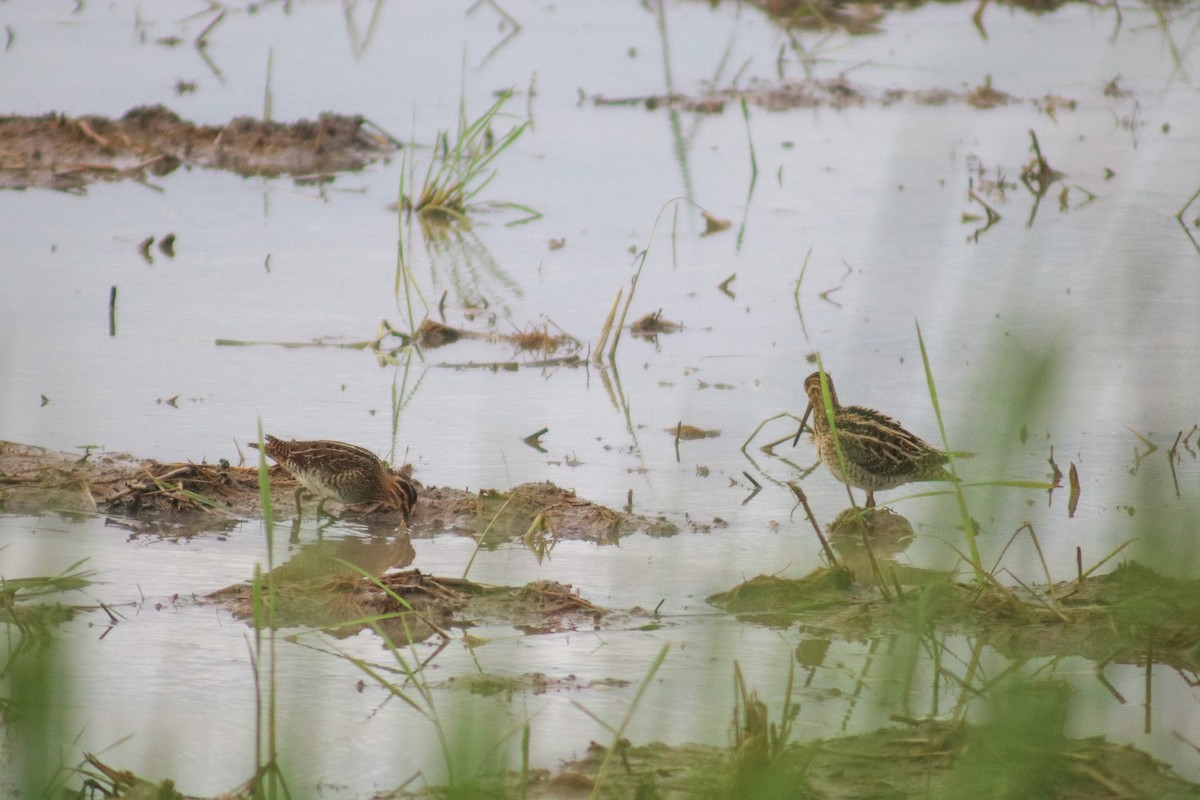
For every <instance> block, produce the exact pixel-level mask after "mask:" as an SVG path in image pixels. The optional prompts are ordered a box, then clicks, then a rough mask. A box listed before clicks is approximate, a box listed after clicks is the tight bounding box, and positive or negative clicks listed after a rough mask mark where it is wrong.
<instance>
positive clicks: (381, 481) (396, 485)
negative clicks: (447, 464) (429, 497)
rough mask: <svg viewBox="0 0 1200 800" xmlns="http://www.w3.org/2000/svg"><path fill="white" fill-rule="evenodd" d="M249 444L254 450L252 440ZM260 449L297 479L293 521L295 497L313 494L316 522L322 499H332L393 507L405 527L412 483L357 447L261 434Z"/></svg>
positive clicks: (414, 497)
mask: <svg viewBox="0 0 1200 800" xmlns="http://www.w3.org/2000/svg"><path fill="white" fill-rule="evenodd" d="M250 446H251V447H253V448H255V449H258V445H257V444H256V443H251V445H250ZM263 452H264V453H266V454H267V455H268V456H270V457H271V458H272V459H274V460H275V462H276V463H278V464H279V465H280V466H282V467H283V468H284V469H286V470H287V471H288V472H290V473H292V477H294V478H295V479H296V480H297V481H299V482H300V488H299V489H297V490H296V519H297V520H298V519H299V518H300V500H301V498H302V497H303V496H304V494H306V493H311V494H314V495H316V496H317V497H318V498H319V502H318V503H317V519H318V520H320V518H321V513H322V512H323V511H324V506H325V501H327V500H334V501H336V502H339V503H346V504H347V505H357V504H360V503H373V504H375V506H376V507H377V508H391V509H395V510H397V511H399V512H400V514H401V516H402V517H403V518H404V523H405V524H406V525H407V524H408V520H409V515H410V514H412V510H413V506H415V505H416V503H417V488H416V486H414V485H413V483H412V481H410V480H408V479H407V478H405V477H403V476H401V475H397V474H396V473H394V472H392V471H391V470H390V469H388V468H387V466H386V465H385V464H384V463H383V462H382V461H380V460H379V457H378V456H376V455H375V454H374V453H372V452H371V451H370V450H367V449H365V448H362V447H358V446H357V445H353V444H346V443H345V442H334V441H329V440H326V439H317V440H312V441H304V442H298V441H295V440H292V441H287V442H285V441H284V440H282V439H277V438H275V437H274V436H267V437H266V444H265V445H264V446H263Z"/></svg>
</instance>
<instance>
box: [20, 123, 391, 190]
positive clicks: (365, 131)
mask: <svg viewBox="0 0 1200 800" xmlns="http://www.w3.org/2000/svg"><path fill="white" fill-rule="evenodd" d="M396 148H397V145H396V143H395V142H394V140H393V139H392V138H391V137H390V136H388V135H387V134H385V133H383V132H382V131H379V130H377V129H375V128H374V127H372V126H371V124H370V123H369V122H367V121H366V120H364V119H363V118H362V117H351V116H344V115H340V114H322V115H321V116H320V118H319V119H317V120H316V121H310V120H301V121H298V122H292V123H281V122H269V121H263V120H257V119H251V118H249V117H238V118H236V119H233V120H230V121H229V122H227V123H226V124H224V125H197V124H195V123H193V122H188V121H187V120H184V119H180V118H179V117H178V116H177V115H176V114H175V113H174V112H172V111H170V110H169V109H167V108H164V107H163V106H158V105H155V106H139V107H137V108H133V109H130V110H129V111H128V112H126V113H125V115H124V116H122V117H119V118H116V119H111V118H108V117H100V116H81V117H68V116H65V115H61V114H47V115H45V116H39V117H22V116H9V117H0V164H3V165H4V168H3V169H0V189H29V188H42V189H57V190H60V191H66V192H75V193H82V192H84V191H85V190H86V188H87V185H88V184H90V183H93V182H95V181H121V180H138V181H146V180H149V179H151V178H153V177H157V176H162V175H168V174H170V173H172V172H174V171H175V170H177V169H179V168H180V167H184V168H192V167H203V168H206V169H219V170H226V171H229V172H234V173H236V174H238V175H242V176H246V177H250V176H263V177H277V176H280V175H292V176H322V175H330V174H332V173H336V172H345V171H353V170H359V169H362V168H363V167H365V166H366V165H367V164H369V163H371V162H372V161H375V160H377V159H379V158H383V157H385V156H387V155H388V154H389V153H391V152H393V151H395V150H396Z"/></svg>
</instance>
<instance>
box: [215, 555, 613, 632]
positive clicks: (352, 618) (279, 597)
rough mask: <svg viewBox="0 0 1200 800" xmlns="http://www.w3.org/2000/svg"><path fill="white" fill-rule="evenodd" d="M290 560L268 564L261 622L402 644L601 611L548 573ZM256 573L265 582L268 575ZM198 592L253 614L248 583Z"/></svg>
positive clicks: (567, 623) (248, 616)
mask: <svg viewBox="0 0 1200 800" xmlns="http://www.w3.org/2000/svg"><path fill="white" fill-rule="evenodd" d="M330 565H331V566H333V565H332V563H331V564H330ZM290 566H291V562H289V563H288V564H285V565H283V566H282V567H280V568H279V569H277V570H275V572H274V574H273V577H274V580H273V581H271V583H272V587H271V597H272V598H273V601H267V600H265V599H263V601H262V602H264V603H267V602H273V606H272V607H271V608H270V609H269V612H270V613H269V614H268V615H267V616H266V619H267V621H268V623H269V624H273V625H274V626H275V627H279V628H288V627H300V626H303V627H306V628H316V629H320V630H323V631H325V632H326V633H329V634H331V635H333V636H336V637H337V638H345V637H347V636H353V635H354V634H356V633H358V632H359V631H361V630H363V629H365V628H374V629H377V630H378V631H379V632H381V633H383V634H384V635H385V636H387V637H388V639H389V640H390V641H391V642H392V643H393V644H408V643H410V642H416V641H425V640H426V639H430V638H434V637H441V638H443V639H447V640H448V639H449V638H450V631H451V629H457V630H459V631H466V630H469V629H471V628H474V627H478V626H481V625H491V624H503V625H510V626H513V627H516V628H518V629H520V630H521V631H522V632H523V633H525V634H526V635H536V634H542V633H562V632H565V631H577V630H587V631H590V630H598V629H599V627H600V619H601V617H602V616H604V614H605V613H606V612H605V611H604V610H603V609H601V608H599V607H597V606H595V605H593V604H592V603H590V602H588V601H587V600H585V599H584V598H582V597H580V596H579V594H578V593H577V592H575V591H574V590H573V589H572V587H570V586H568V585H563V584H560V583H556V582H553V581H534V582H532V583H528V584H526V585H524V586H485V585H483V584H479V583H475V582H473V581H469V580H466V579H465V578H449V577H439V576H433V575H426V574H423V573H422V572H420V571H419V570H408V571H405V572H394V573H388V574H386V575H382V576H380V577H378V578H366V577H363V576H361V575H356V574H350V573H349V572H347V574H343V575H340V576H334V577H329V576H328V575H325V576H320V575H317V576H308V577H297V575H296V574H295V571H294V570H292V571H289V570H288V567H290ZM263 580H264V585H265V583H266V582H267V581H268V580H270V579H269V578H266V577H264V579H263ZM205 600H206V601H208V602H215V603H218V604H219V605H222V606H224V607H226V608H228V609H229V610H230V611H231V612H232V613H233V615H234V616H235V617H237V618H238V619H243V620H252V619H253V617H254V603H255V599H254V589H253V587H252V586H251V585H250V584H235V585H233V586H229V587H227V588H224V589H220V590H218V591H216V592H214V593H213V594H211V595H209V596H208V597H206V598H205ZM267 611H268V610H266V609H264V612H263V613H264V614H267ZM364 620H369V621H364Z"/></svg>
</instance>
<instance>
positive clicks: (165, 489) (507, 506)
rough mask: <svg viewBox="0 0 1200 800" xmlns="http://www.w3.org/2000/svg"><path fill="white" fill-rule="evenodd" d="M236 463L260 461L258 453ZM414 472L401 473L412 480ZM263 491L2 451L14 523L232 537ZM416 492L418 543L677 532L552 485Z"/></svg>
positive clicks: (390, 526) (280, 481)
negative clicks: (96, 522) (102, 524)
mask: <svg viewBox="0 0 1200 800" xmlns="http://www.w3.org/2000/svg"><path fill="white" fill-rule="evenodd" d="M231 455H235V454H232V453H231ZM236 455H238V456H243V455H249V456H251V457H253V452H252V451H248V452H247V453H243V454H236ZM409 469H410V468H409V467H405V468H403V470H402V471H404V472H405V473H406V474H407V472H408V470H409ZM267 474H268V477H269V480H270V489H271V503H272V507H273V514H274V517H275V518H276V519H281V518H282V519H286V518H289V517H293V516H294V514H295V502H294V496H295V492H296V489H297V488H299V484H298V483H297V482H296V480H295V479H294V478H292V476H291V475H290V474H288V472H287V471H286V470H284V469H282V468H281V467H279V466H278V465H276V466H272V467H270V468H269V469H268V470H267ZM258 481H259V476H258V469H257V467H247V466H233V465H232V464H230V463H229V461H228V460H225V459H222V460H221V461H219V462H218V463H217V464H207V463H198V464H197V463H191V462H173V463H162V462H158V461H155V460H152V459H149V460H141V459H137V458H135V457H133V456H131V455H129V454H126V453H97V452H91V453H88V454H86V455H74V454H70V453H61V452H55V451H52V450H46V449H45V448H41V447H37V446H34V445H25V444H18V443H15V442H0V509H3V510H4V511H6V512H8V513H15V514H42V513H46V512H58V513H66V514H70V513H83V514H95V513H104V514H113V515H116V518H114V519H113V520H111V521H110V524H113V525H116V526H121V527H127V528H129V530H130V531H131V533H134V534H138V535H141V534H156V535H164V536H166V535H180V536H182V535H190V534H194V533H199V532H203V531H222V530H230V529H232V528H233V527H236V525H237V524H238V523H239V522H240V521H243V520H245V519H253V518H257V517H261V516H262V514H263V506H262V496H261V493H260V491H259V484H258ZM417 485H418V500H417V505H416V508H415V509H414V511H413V515H412V519H411V524H410V530H409V531H408V533H410V534H411V535H414V536H419V535H431V534H437V533H443V532H449V533H459V534H464V535H470V536H476V537H477V536H480V535H482V544H483V546H484V547H494V546H496V545H499V544H501V543H503V542H505V541H510V540H512V539H516V538H523V539H525V540H527V541H532V540H534V539H537V540H539V541H542V542H545V543H547V545H549V544H552V543H553V542H555V541H558V540H562V539H570V540H585V541H593V542H597V543H600V544H615V543H616V542H617V541H619V540H620V538H621V537H622V536H624V535H627V534H630V533H634V532H639V531H640V532H646V533H651V534H653V535H656V536H665V535H671V534H674V533H676V532H677V531H678V529H677V527H676V526H675V525H674V523H672V522H670V521H669V520H667V519H665V518H662V517H658V518H652V517H646V516H642V515H639V514H633V513H630V512H627V511H623V510H616V509H610V508H607V507H605V506H602V505H599V504H596V503H592V502H590V501H588V500H585V499H583V498H580V497H577V496H576V495H575V492H573V491H571V490H570V489H564V488H561V487H559V486H555V485H554V484H552V483H548V482H542V483H528V484H523V485H520V486H517V487H515V488H513V489H511V490H507V491H500V490H495V489H485V490H481V491H479V492H466V491H463V490H460V489H453V488H449V487H427V486H422V485H421V484H420V483H419V482H418V483H417ZM313 507H314V504H311V503H310V504H308V505H307V506H306V507H305V510H304V511H303V513H304V514H305V515H309V514H311V513H312V509H313ZM326 509H327V510H331V511H335V512H340V513H339V517H340V518H341V519H344V520H350V521H355V522H359V523H361V524H362V525H364V526H365V527H367V528H368V529H369V530H371V532H373V533H395V532H397V531H398V529H399V526H400V524H401V520H400V517H399V514H397V513H395V512H390V511H379V512H373V513H360V512H359V511H357V510H356V509H355V508H354V507H346V506H339V505H337V504H335V503H328V504H326ZM309 518H310V519H311V517H309Z"/></svg>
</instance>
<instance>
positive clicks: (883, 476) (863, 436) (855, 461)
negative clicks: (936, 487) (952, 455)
mask: <svg viewBox="0 0 1200 800" xmlns="http://www.w3.org/2000/svg"><path fill="white" fill-rule="evenodd" d="M825 383H826V385H827V386H828V387H829V404H830V406H831V407H832V409H833V415H832V416H833V424H834V426H835V427H836V428H837V444H840V445H841V448H842V458H841V460H840V461H839V459H838V453H837V444H835V443H834V436H833V430H832V429H831V428H830V427H829V418H828V416H827V415H826V413H825V401H824V399H823V398H822V396H821V373H819V372H814V373H813V374H812V375H809V376H808V377H807V378H805V379H804V393H805V394H806V395H808V407H807V408H806V409H805V411H804V416H803V417H802V418H801V420H800V432H799V433H797V434H796V441H799V439H800V434H801V433H803V432H804V426H805V423H806V422H807V421H808V418H809V416H810V415H811V416H812V432H813V441H814V443H815V444H816V447H817V454H818V455H819V456H820V458H821V461H822V462H824V464H825V466H826V467H828V468H829V471H830V472H832V473H833V476H834V477H835V478H837V479H838V480H839V481H842V482H844V483H848V484H849V485H851V486H855V487H857V488H859V489H862V490H864V491H865V492H866V493H867V508H871V507H873V506H874V505H875V492H879V491H883V490H885V489H894V488H895V487H897V486H900V485H902V484H905V483H912V482H914V481H952V480H955V478H954V476H953V475H951V474H950V473H949V472H947V471H946V470H944V469H942V465H943V464H945V463H946V462H947V461H949V456H947V455H946V454H945V453H943V452H942V451H941V450H938V449H937V448H936V447H934V446H933V445H931V444H929V443H928V442H926V441H925V440H924V439H921V438H920V437H919V436H917V435H915V434H913V433H910V432H909V431H907V430H905V429H904V428H902V427H901V426H900V423H899V422H897V421H896V420H894V419H892V418H891V417H888V416H886V415H884V414H880V413H879V412H878V411H875V410H873V409H870V408H864V407H863V406H843V405H842V404H840V403H839V402H838V397H837V392H835V391H834V389H833V379H832V378H830V377H829V373H828V372H826V373H825ZM793 444H795V442H793ZM843 466H844V467H845V471H844V472H843V469H842V468H843Z"/></svg>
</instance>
